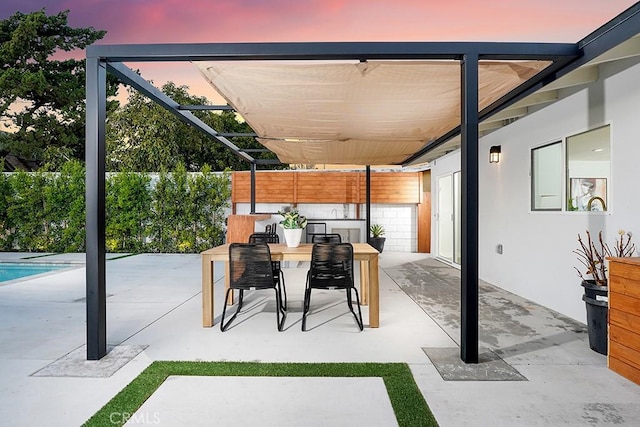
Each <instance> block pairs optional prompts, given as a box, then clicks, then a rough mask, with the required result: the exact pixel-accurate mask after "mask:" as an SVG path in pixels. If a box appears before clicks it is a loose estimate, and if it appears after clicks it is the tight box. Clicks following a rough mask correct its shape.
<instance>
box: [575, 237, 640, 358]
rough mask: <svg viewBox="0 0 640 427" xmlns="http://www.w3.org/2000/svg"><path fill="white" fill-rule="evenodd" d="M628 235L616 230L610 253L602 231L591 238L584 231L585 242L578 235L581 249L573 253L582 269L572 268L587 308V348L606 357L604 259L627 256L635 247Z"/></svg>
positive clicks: (606, 295)
mask: <svg viewBox="0 0 640 427" xmlns="http://www.w3.org/2000/svg"><path fill="white" fill-rule="evenodd" d="M631 236H632V234H631V232H625V231H624V230H620V231H618V238H616V242H615V245H614V247H613V251H611V249H610V248H609V246H608V245H607V244H606V243H605V242H604V239H603V238H602V231H600V232H599V233H598V238H597V240H596V239H593V238H592V237H591V233H589V231H588V230H587V231H586V239H585V240H583V239H582V236H580V234H578V243H579V245H580V247H579V248H578V249H576V250H574V251H573V252H574V253H575V254H576V255H578V261H580V263H581V264H582V265H583V267H584V270H581V269H579V268H577V267H575V269H576V271H577V272H578V276H579V277H580V278H581V279H582V283H581V285H582V287H584V295H583V296H582V300H583V301H584V302H585V303H586V308H587V329H588V332H589V346H590V347H591V349H592V350H594V351H596V352H598V353H601V354H607V347H608V331H607V322H608V315H609V312H608V308H609V299H608V289H609V288H608V278H607V264H606V258H607V257H611V256H615V257H630V256H632V255H633V252H634V250H635V244H633V243H631Z"/></svg>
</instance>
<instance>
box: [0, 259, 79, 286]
mask: <svg viewBox="0 0 640 427" xmlns="http://www.w3.org/2000/svg"><path fill="white" fill-rule="evenodd" d="M69 267H71V266H70V265H69V264H30V263H17V262H0V282H8V281H9V280H15V279H21V278H23V277H27V276H33V275H35V274H42V273H47V272H49V271H53V270H60V269H63V268H69Z"/></svg>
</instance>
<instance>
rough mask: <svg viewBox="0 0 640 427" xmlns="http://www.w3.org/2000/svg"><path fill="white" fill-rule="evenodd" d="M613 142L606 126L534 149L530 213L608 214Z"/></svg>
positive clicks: (532, 151)
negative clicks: (579, 212) (574, 212)
mask: <svg viewBox="0 0 640 427" xmlns="http://www.w3.org/2000/svg"><path fill="white" fill-rule="evenodd" d="M610 139H611V138H610V126H608V125H607V126H603V127H600V128H597V129H593V130H590V131H587V132H583V133H580V134H577V135H572V136H569V137H567V138H566V139H565V140H564V141H556V142H553V143H551V144H547V145H543V146H541V147H536V148H533V149H532V150H531V210H532V211H561V210H563V209H564V210H567V211H606V210H607V208H608V205H609V200H608V199H607V197H608V192H609V188H608V185H609V182H610V179H609V177H610V174H611V154H610V153H611V149H610V145H611V144H610ZM563 148H564V149H565V150H566V156H565V158H566V166H565V162H564V161H563ZM565 171H566V179H565Z"/></svg>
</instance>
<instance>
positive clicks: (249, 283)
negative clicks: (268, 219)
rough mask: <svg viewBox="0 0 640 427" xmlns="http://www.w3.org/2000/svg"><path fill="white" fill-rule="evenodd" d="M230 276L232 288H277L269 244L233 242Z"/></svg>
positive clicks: (230, 252)
mask: <svg viewBox="0 0 640 427" xmlns="http://www.w3.org/2000/svg"><path fill="white" fill-rule="evenodd" d="M229 276H230V277H229V287H230V288H232V289H251V288H253V289H268V288H275V284H274V280H273V271H272V265H271V252H270V251H269V246H267V245H266V244H260V243H258V244H253V243H231V244H230V245H229Z"/></svg>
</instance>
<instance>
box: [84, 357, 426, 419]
mask: <svg viewBox="0 0 640 427" xmlns="http://www.w3.org/2000/svg"><path fill="white" fill-rule="evenodd" d="M170 375H181V376H189V375H191V376H201V377H204V376H214V377H215V376H219V377H222V376H242V377H381V378H382V379H383V381H384V384H385V386H386V388H387V393H388V395H389V399H390V400H391V406H392V407H393V412H394V413H395V415H396V419H397V420H398V424H399V426H400V427H409V426H411V427H430V426H437V425H438V423H437V422H436V419H435V418H434V416H433V414H432V413H431V410H430V409H429V406H428V405H427V402H426V401H425V400H424V397H423V396H422V393H420V390H419V389H418V385H417V384H416V382H415V380H414V379H413V375H412V374H411V370H410V369H409V366H408V365H407V364H406V363H259V362H175V361H166V362H165V361H156V362H153V363H152V364H151V365H149V366H148V367H147V369H145V370H144V371H142V373H140V375H138V376H137V377H136V378H135V379H134V380H133V381H131V383H129V385H127V386H126V387H125V388H123V389H122V391H120V393H118V394H117V395H116V396H115V397H114V398H113V399H111V400H110V401H109V402H108V403H107V404H106V405H104V406H103V407H102V409H100V410H99V411H98V412H96V414H95V415H94V416H93V417H91V418H90V419H89V420H88V421H87V422H86V423H85V424H84V426H87V427H94V426H109V427H113V426H115V425H122V424H124V423H125V422H126V419H122V418H123V417H117V418H116V419H115V420H114V417H113V416H112V414H125V413H126V414H133V413H135V412H136V411H137V410H138V409H139V408H140V407H141V406H142V404H143V403H144V402H145V401H146V400H147V399H148V398H149V397H150V396H151V395H152V394H153V393H154V392H155V391H156V390H157V389H158V387H160V385H162V383H163V382H164V381H165V380H166V379H167V377H169V376H170ZM114 421H121V423H120V424H118V423H117V422H116V423H114Z"/></svg>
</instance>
